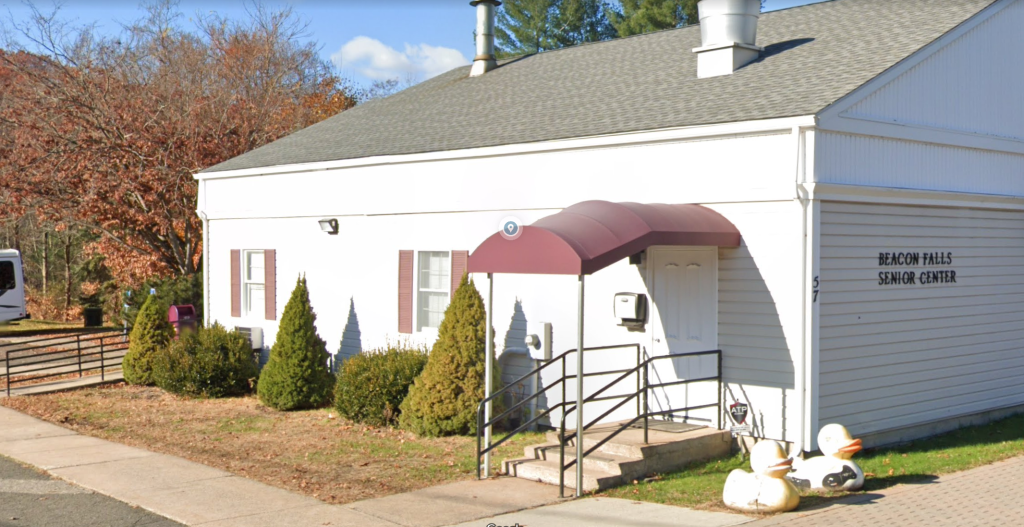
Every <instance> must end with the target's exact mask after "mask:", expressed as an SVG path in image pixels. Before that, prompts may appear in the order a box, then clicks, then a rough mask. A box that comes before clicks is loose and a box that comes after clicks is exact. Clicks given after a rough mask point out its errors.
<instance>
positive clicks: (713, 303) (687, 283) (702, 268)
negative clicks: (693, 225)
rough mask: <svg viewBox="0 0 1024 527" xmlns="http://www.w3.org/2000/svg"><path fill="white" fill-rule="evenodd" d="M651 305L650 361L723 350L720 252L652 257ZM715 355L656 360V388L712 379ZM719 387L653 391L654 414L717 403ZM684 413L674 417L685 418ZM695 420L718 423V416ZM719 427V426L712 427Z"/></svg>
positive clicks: (667, 252)
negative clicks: (721, 338) (656, 358)
mask: <svg viewBox="0 0 1024 527" xmlns="http://www.w3.org/2000/svg"><path fill="white" fill-rule="evenodd" d="M647 269H648V282H647V283H648V290H649V291H650V293H651V296H652V299H653V302H652V304H653V305H652V306H651V324H650V326H651V344H650V347H649V348H648V349H649V350H650V351H649V354H650V355H651V356H662V355H681V354H686V353H694V352H701V351H713V350H716V349H718V249H717V248H714V247H711V248H699V249H694V248H657V249H651V250H649V252H648V257H647ZM717 369H718V361H717V359H716V358H715V356H714V355H707V356H700V357H680V358H678V359H670V360H668V359H667V360H661V361H656V362H655V365H654V367H653V368H652V369H651V375H650V377H651V378H650V382H651V384H657V383H666V382H673V381H677V380H684V379H698V378H704V377H711V376H714V375H715V374H716V373H717ZM716 390H717V386H715V385H714V383H702V384H700V385H689V386H686V385H683V386H676V387H668V388H664V389H661V390H654V391H652V393H651V402H650V405H651V409H652V410H658V411H661V410H670V409H675V408H685V407H688V406H698V405H704V404H710V403H714V402H716V401H717V391H716ZM684 414H685V412H680V413H679V414H678V415H677V414H672V416H671V417H672V418H680V417H682V416H683V415H684ZM689 415H690V416H701V417H705V418H707V419H717V411H715V410H710V411H701V412H696V413H694V412H691V413H689ZM711 424H717V423H711Z"/></svg>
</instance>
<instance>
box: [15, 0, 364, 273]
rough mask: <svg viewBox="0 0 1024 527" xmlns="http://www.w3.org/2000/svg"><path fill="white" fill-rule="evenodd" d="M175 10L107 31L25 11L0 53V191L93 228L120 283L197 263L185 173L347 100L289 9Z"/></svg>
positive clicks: (155, 11) (165, 7)
mask: <svg viewBox="0 0 1024 527" xmlns="http://www.w3.org/2000/svg"><path fill="white" fill-rule="evenodd" d="M175 8H176V6H175V4H173V3H171V2H163V3H157V4H152V5H150V6H148V7H147V15H146V16H145V17H144V18H143V19H142V20H140V21H139V22H137V23H135V24H132V25H130V26H128V27H126V28H125V30H124V32H123V34H122V35H120V36H118V37H115V38H106V37H101V36H99V35H97V34H95V33H93V32H92V31H91V30H90V29H89V28H72V27H70V26H69V25H66V24H64V23H62V22H60V21H59V20H58V19H57V18H56V17H55V16H51V15H44V14H42V13H40V12H38V11H36V13H35V15H36V16H35V18H34V21H33V22H32V23H30V24H28V25H27V26H24V27H21V28H19V29H20V30H21V36H19V39H20V40H21V41H23V43H25V44H13V43H8V45H7V47H8V51H6V52H3V51H0V92H2V93H0V131H2V132H3V133H2V134H0V135H2V136H3V138H2V139H0V181H3V183H4V185H2V187H3V188H4V193H5V194H4V195H0V200H4V201H5V202H7V201H11V202H13V203H15V204H26V203H31V204H32V206H33V209H32V210H34V211H36V213H38V214H40V215H41V216H42V217H45V218H50V219H59V220H61V221H63V222H65V223H67V224H69V225H73V226H76V227H81V228H84V229H87V230H89V231H91V232H93V233H95V234H98V235H100V237H99V239H98V241H97V242H96V243H95V248H96V250H98V251H99V252H100V253H102V254H103V256H105V258H106V264H107V265H108V266H109V267H110V269H111V270H112V271H113V274H114V276H115V278H117V279H118V281H119V282H121V283H124V284H137V283H139V282H140V281H141V280H144V279H147V278H150V277H153V276H167V275H176V276H181V275H189V274H192V273H195V272H197V271H198V270H199V268H200V257H201V254H202V224H201V221H200V219H199V218H198V217H197V216H196V212H195V211H196V197H197V193H198V187H197V184H196V182H195V180H194V179H193V177H192V175H193V174H194V173H195V172H198V171H200V170H202V169H204V168H206V167H209V166H211V165H214V164H217V163H219V162H221V161H224V160H227V159H229V158H231V157H234V156H237V155H240V154H242V153H244V152H246V151H248V150H252V149H254V148H256V147H259V146H261V145H263V144H266V143H268V142H270V141H273V140H275V139H277V138H279V137H282V136H284V135H287V134H289V133H291V132H293V131H295V130H297V129H300V128H303V127H306V126H308V125H310V124H313V123H315V122H317V121H320V120H322V119H325V118H327V117H330V116H332V115H334V114H336V113H338V112H340V111H342V110H345V109H347V108H349V107H351V106H353V105H354V104H355V102H356V100H355V97H354V96H352V95H350V93H352V92H351V90H350V89H349V88H348V87H347V85H346V84H345V83H344V82H343V81H342V80H340V79H339V78H338V77H337V76H335V75H334V74H333V72H332V69H331V67H330V66H329V64H328V63H326V62H325V61H324V60H323V59H321V58H320V57H319V54H318V50H317V47H316V44H315V43H302V38H303V37H304V34H303V31H304V26H303V25H302V24H301V23H300V22H299V21H297V20H296V18H295V17H294V16H293V14H292V13H291V11H290V10H288V9H285V10H283V11H272V10H269V9H267V8H265V7H264V6H262V5H259V4H257V5H254V6H251V8H250V9H249V10H248V11H249V12H250V18H249V19H248V20H244V21H235V20H228V19H226V18H223V17H220V16H217V15H208V16H205V17H200V18H199V21H198V23H197V24H196V27H195V28H193V29H185V28H183V27H182V25H181V23H180V21H181V16H180V15H179V14H178V13H177V12H176V10H175ZM5 206H6V204H5Z"/></svg>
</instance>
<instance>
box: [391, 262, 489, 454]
mask: <svg viewBox="0 0 1024 527" xmlns="http://www.w3.org/2000/svg"><path fill="white" fill-rule="evenodd" d="M486 326H487V316H486V313H485V311H484V301H483V298H481V297H480V293H479V292H478V291H477V290H476V286H474V285H473V282H470V281H467V279H466V277H465V276H463V277H462V282H461V283H460V284H459V288H458V289H457V290H456V291H455V295H454V297H453V298H452V302H451V304H450V305H449V306H448V309H447V310H446V311H445V313H444V320H443V321H441V327H440V328H439V329H438V336H437V341H436V342H435V343H434V347H433V349H432V350H431V351H430V357H429V359H428V360H427V365H426V367H425V368H424V369H423V373H422V374H420V376H419V377H417V378H416V382H415V384H413V386H412V388H410V389H409V395H408V397H406V398H405V401H403V402H402V406H401V415H400V416H399V422H400V423H401V426H402V427H403V428H406V429H408V430H410V431H412V432H415V433H416V434H419V435H426V436H444V435H455V434H463V435H464V434H474V433H476V409H477V406H478V405H479V404H480V401H482V400H483V398H484V388H485V386H484V374H485V371H484V369H485V364H484V351H485V342H486V341H485V340H484V339H485V338H487V337H486V333H487V332H486V329H485V328H486ZM491 333H492V334H491V339H492V342H493V339H494V335H493V331H492V332H491ZM492 373H493V377H492V379H493V381H494V389H498V387H499V386H500V384H501V374H500V372H499V371H498V361H494V371H493V372H492Z"/></svg>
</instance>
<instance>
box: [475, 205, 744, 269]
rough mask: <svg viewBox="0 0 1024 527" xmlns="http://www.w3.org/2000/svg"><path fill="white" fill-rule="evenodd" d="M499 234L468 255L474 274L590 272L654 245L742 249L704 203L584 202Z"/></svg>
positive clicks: (735, 232) (728, 227)
mask: <svg viewBox="0 0 1024 527" xmlns="http://www.w3.org/2000/svg"><path fill="white" fill-rule="evenodd" d="M520 228H521V229H522V234H520V235H519V237H518V238H516V239H514V240H508V239H506V238H505V237H504V236H502V233H501V232H497V233H495V234H493V235H492V236H491V237H489V238H487V239H486V240H484V242H483V243H482V244H480V246H479V247H477V248H476V250H475V251H473V254H472V255H470V257H469V272H471V273H514V274H564V275H581V274H592V273H594V272H597V271H600V270H601V269H604V268H605V267H608V266H609V265H611V264H613V263H615V262H617V261H619V260H622V259H623V258H627V257H629V256H630V255H633V254H636V253H638V252H640V251H643V250H644V249H646V248H648V247H650V246H652V245H690V246H712V247H715V246H717V247H738V246H739V244H740V232H739V231H738V230H737V229H736V226H734V225H733V224H732V222H730V221H729V220H727V219H725V217H723V216H722V215H721V214H719V213H717V212H715V211H713V210H711V209H708V208H705V207H702V206H700V205H665V204H643V203H609V202H607V201H584V202H583V203H577V204H576V205H573V206H571V207H569V208H567V209H565V210H563V211H561V212H558V213H556V214H552V215H551V216H547V217H545V218H541V219H540V220H537V222H536V223H534V224H533V225H527V226H523V227H520Z"/></svg>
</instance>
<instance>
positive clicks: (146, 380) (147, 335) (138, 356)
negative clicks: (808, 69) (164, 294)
mask: <svg viewBox="0 0 1024 527" xmlns="http://www.w3.org/2000/svg"><path fill="white" fill-rule="evenodd" d="M168 307H169V306H168V305H167V304H166V303H165V302H163V301H162V300H160V298H158V297H157V296H156V295H150V296H149V298H147V299H146V303H145V304H142V309H140V310H139V316H138V317H137V318H136V319H135V326H134V327H133V328H132V333H131V335H130V336H129V342H128V353H127V354H125V356H124V363H123V364H122V368H123V370H124V380H126V381H128V383H129V384H153V354H154V353H157V352H158V351H160V350H162V349H163V348H165V347H167V344H168V343H169V342H170V341H171V338H172V337H173V336H174V327H173V326H171V323H170V322H168V321H167V309H168Z"/></svg>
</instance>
